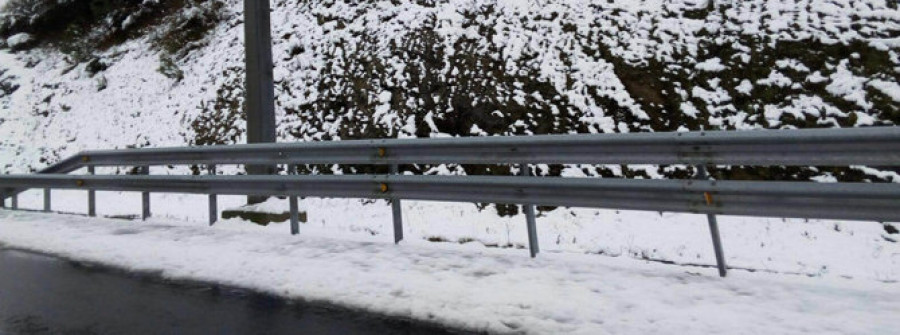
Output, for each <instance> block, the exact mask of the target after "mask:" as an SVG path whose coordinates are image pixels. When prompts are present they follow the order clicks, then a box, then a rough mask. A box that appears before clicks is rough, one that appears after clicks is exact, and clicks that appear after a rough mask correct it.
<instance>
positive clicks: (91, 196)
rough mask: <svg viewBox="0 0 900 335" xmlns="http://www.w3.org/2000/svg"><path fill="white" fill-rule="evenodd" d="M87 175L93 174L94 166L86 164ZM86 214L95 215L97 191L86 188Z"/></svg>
mask: <svg viewBox="0 0 900 335" xmlns="http://www.w3.org/2000/svg"><path fill="white" fill-rule="evenodd" d="M87 172H88V174H89V175H94V167H93V166H88V167H87ZM88 216H97V192H95V191H94V190H93V189H91V190H88Z"/></svg>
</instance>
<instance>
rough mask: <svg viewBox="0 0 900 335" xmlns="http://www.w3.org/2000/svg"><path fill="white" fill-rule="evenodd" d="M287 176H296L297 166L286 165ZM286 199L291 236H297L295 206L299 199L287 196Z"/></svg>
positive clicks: (297, 210) (298, 214) (296, 206)
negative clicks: (289, 211) (289, 210)
mask: <svg viewBox="0 0 900 335" xmlns="http://www.w3.org/2000/svg"><path fill="white" fill-rule="evenodd" d="M288 174H293V175H296V174H297V165H293V164H288ZM288 199H289V200H288V202H290V206H291V235H297V234H299V233H300V213H299V209H298V207H299V206H298V204H297V203H298V201H299V199H297V196H295V195H290V196H288Z"/></svg>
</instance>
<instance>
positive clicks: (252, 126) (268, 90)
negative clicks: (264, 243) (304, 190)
mask: <svg viewBox="0 0 900 335" xmlns="http://www.w3.org/2000/svg"><path fill="white" fill-rule="evenodd" d="M269 10H270V9H269V0H244V49H245V50H246V57H245V62H246V73H247V78H246V81H245V83H246V86H247V87H246V92H247V93H246V94H247V95H246V102H247V103H246V106H247V143H274V142H275V84H274V80H273V79H272V78H273V76H272V68H273V67H274V65H273V64H274V63H273V62H272V27H271V22H270V18H269V16H270V14H269ZM246 169H247V174H251V175H253V174H275V167H274V166H266V165H247V166H246ZM266 198H268V197H266V196H249V197H247V201H248V202H249V203H251V204H254V203H260V202H263V201H265V200H266Z"/></svg>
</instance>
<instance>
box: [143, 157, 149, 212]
mask: <svg viewBox="0 0 900 335" xmlns="http://www.w3.org/2000/svg"><path fill="white" fill-rule="evenodd" d="M141 174H142V175H145V176H147V175H150V167H149V166H142V167H141ZM149 218H150V192H141V219H142V220H145V221H146V220H147V219H149Z"/></svg>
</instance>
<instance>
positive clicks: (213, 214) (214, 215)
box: [207, 164, 219, 226]
mask: <svg viewBox="0 0 900 335" xmlns="http://www.w3.org/2000/svg"><path fill="white" fill-rule="evenodd" d="M207 170H208V173H209V174H210V175H212V176H215V175H216V166H215V165H214V164H210V165H209V166H207ZM218 219H219V204H218V198H217V197H216V195H215V194H210V195H209V225H210V226H212V225H213V224H215V223H216V220H218Z"/></svg>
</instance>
